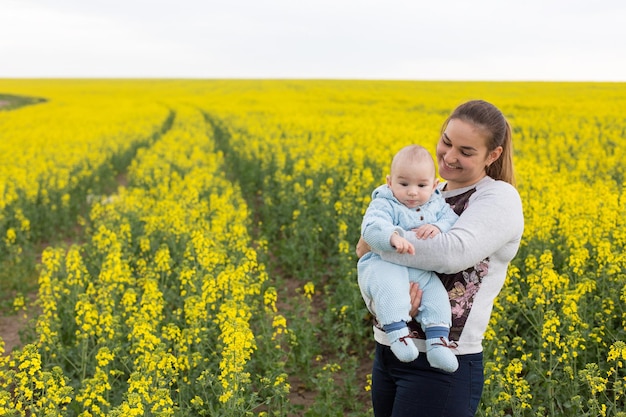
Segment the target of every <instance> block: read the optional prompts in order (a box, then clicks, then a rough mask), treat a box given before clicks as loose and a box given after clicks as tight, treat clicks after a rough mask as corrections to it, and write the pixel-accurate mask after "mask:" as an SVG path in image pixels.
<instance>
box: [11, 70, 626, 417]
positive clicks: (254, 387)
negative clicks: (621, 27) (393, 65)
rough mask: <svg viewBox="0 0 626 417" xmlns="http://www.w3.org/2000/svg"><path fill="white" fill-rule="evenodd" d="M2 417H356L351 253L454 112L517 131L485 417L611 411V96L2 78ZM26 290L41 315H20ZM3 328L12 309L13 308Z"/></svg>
mask: <svg viewBox="0 0 626 417" xmlns="http://www.w3.org/2000/svg"><path fill="white" fill-rule="evenodd" d="M0 94H10V95H17V96H27V97H38V98H43V99H45V101H42V102H39V103H38V104H31V105H26V106H23V107H19V108H14V109H10V110H4V111H3V110H2V108H0V132H2V133H1V135H2V140H0V151H1V152H0V162H1V163H0V174H1V175H0V209H1V210H0V236H1V237H2V239H1V240H0V269H1V272H0V291H1V293H2V298H1V299H0V301H1V303H2V304H0V307H1V308H2V311H3V314H4V315H8V314H22V309H25V308H27V307H32V308H36V309H37V311H39V313H38V314H37V317H36V320H34V321H33V322H32V323H31V324H30V328H27V329H24V332H23V337H22V342H23V343H22V345H21V346H19V347H16V348H15V349H13V350H12V351H10V352H8V351H5V349H4V348H3V347H2V346H3V345H4V343H3V342H2V341H1V340H0V350H2V351H3V353H4V354H3V355H2V356H0V416H2V415H6V416H30V415H33V416H35V415H37V416H54V415H58V416H81V417H82V416H134V415H136V416H198V415H206V416H217V415H220V416H237V417H238V416H245V415H249V416H292V415H302V416H309V417H312V416H339V415H341V416H368V415H371V411H370V402H369V393H368V392H367V390H368V389H369V384H370V381H371V380H370V378H369V377H370V375H369V373H370V370H369V366H370V364H371V360H372V352H373V338H372V335H371V327H370V323H369V321H368V317H367V314H366V312H367V310H366V309H365V305H364V304H363V301H362V299H361V296H360V292H359V290H358V286H357V283H356V257H355V255H354V250H353V249H354V245H355V243H356V241H357V240H358V236H359V226H360V222H361V216H362V214H363V213H364V210H365V208H366V206H367V204H368V203H369V197H370V193H371V190H372V189H373V188H374V187H375V186H377V185H379V184H380V183H382V182H383V181H384V176H385V174H386V172H387V169H388V163H389V160H390V159H391V156H392V155H393V154H394V153H395V152H396V151H397V150H398V149H399V148H401V147H403V146H405V145H407V144H409V143H419V144H422V145H424V146H426V147H427V148H428V149H431V150H432V151H433V152H434V148H435V144H436V141H437V140H438V137H439V129H440V127H441V124H442V122H443V121H444V119H445V118H446V116H447V115H448V113H449V112H450V111H451V110H452V109H453V108H454V107H455V106H456V105H458V104H459V103H461V102H463V101H465V100H468V99H472V98H482V99H486V100H488V101H491V102H493V103H494V104H496V105H497V106H498V107H500V108H501V109H502V110H503V112H504V113H505V115H506V116H507V117H508V119H509V120H510V122H511V124H512V127H513V131H514V146H515V163H516V176H517V182H518V189H519V192H520V194H521V196H522V199H523V204H524V214H525V219H526V227H525V234H524V239H523V242H522V245H521V248H520V251H519V253H518V255H517V257H516V259H515V260H514V261H513V263H512V264H511V267H510V269H509V274H508V281H507V284H506V285H505V288H504V289H503V291H502V293H501V295H500V297H499V298H498V300H497V303H496V305H495V308H494V311H493V315H492V320H491V323H490V327H489V331H488V333H487V335H486V340H485V343H484V346H485V373H486V385H485V391H484V393H483V398H482V402H481V405H480V409H479V415H480V416H556V415H559V416H622V417H624V416H626V413H625V412H624V409H626V400H625V396H626V387H625V384H626V370H625V369H624V364H625V363H626V307H625V306H626V255H625V254H624V246H625V244H626V225H625V224H624V223H625V220H624V218H625V217H626V194H625V192H624V190H625V189H624V162H623V161H624V157H625V150H626V140H625V139H626V116H625V115H624V112H623V109H624V108H626V84H620V83H595V84H594V83H487V82H409V81H393V82H392V81H330V80H328V81H323V80H318V81H314V80H309V81H300V80H0ZM34 293H36V297H35V298H36V302H35V303H36V305H34V306H26V305H24V304H25V300H26V299H27V298H28V297H26V296H27V295H29V294H34ZM15 310H18V311H17V312H15Z"/></svg>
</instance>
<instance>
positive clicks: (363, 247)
mask: <svg viewBox="0 0 626 417" xmlns="http://www.w3.org/2000/svg"><path fill="white" fill-rule="evenodd" d="M371 250H372V248H370V245H368V244H367V243H366V242H365V240H363V237H361V238H359V242H358V243H357V244H356V256H358V257H359V259H361V257H362V256H363V255H365V254H366V253H367V252H370V251H371Z"/></svg>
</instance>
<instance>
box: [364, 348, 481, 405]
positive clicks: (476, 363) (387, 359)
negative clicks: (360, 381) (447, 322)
mask: <svg viewBox="0 0 626 417" xmlns="http://www.w3.org/2000/svg"><path fill="white" fill-rule="evenodd" d="M457 358H458V359H459V369H457V371H456V372H454V373H447V372H443V371H440V370H437V369H435V368H432V367H431V366H430V365H429V364H428V361H427V360H426V354H425V353H423V352H420V355H419V357H418V358H417V359H416V360H415V361H413V362H409V363H405V362H400V361H399V360H398V359H397V358H396V356H395V355H394V354H393V352H391V349H390V348H389V346H384V345H381V344H380V343H376V356H375V358H374V369H373V370H372V404H373V406H374V415H375V416H376V417H420V416H428V417H473V416H474V414H475V413H476V409H477V408H478V403H479V402H480V396H481V395H482V392H483V384H484V374H483V354H482V353H476V354H471V355H460V356H457Z"/></svg>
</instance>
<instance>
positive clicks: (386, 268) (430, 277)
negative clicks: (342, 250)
mask: <svg viewBox="0 0 626 417" xmlns="http://www.w3.org/2000/svg"><path fill="white" fill-rule="evenodd" d="M357 270H358V275H359V288H360V289H361V295H362V296H363V299H364V300H365V304H366V305H367V308H368V310H369V311H370V313H372V314H373V315H374V316H375V317H376V319H377V320H378V322H379V323H380V324H382V325H386V324H390V323H395V322H400V321H410V320H411V316H410V315H409V310H410V309H411V297H410V295H409V282H417V283H418V284H419V286H420V288H421V289H422V290H423V295H422V301H421V304H420V311H419V313H418V315H417V317H415V319H416V320H417V321H418V322H420V323H421V324H422V328H426V327H429V326H447V327H450V326H451V319H452V312H451V310H450V300H449V298H448V292H447V291H446V289H445V288H444V286H443V284H442V283H441V280H440V279H439V277H437V275H436V274H435V273H434V272H431V271H424V270H421V269H416V268H408V267H406V266H401V265H396V264H393V263H391V262H387V261H384V260H383V259H382V258H381V257H380V256H379V255H378V254H375V253H372V252H370V253H367V254H366V255H364V256H363V257H362V258H361V259H360V260H359V262H358V265H357Z"/></svg>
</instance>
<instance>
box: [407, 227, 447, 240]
mask: <svg viewBox="0 0 626 417" xmlns="http://www.w3.org/2000/svg"><path fill="white" fill-rule="evenodd" d="M413 231H414V232H415V236H416V237H417V238H418V239H430V238H431V237H434V236H437V235H438V234H439V233H440V230H439V228H438V227H437V226H435V225H432V224H424V225H422V226H420V227H418V228H417V229H413Z"/></svg>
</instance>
